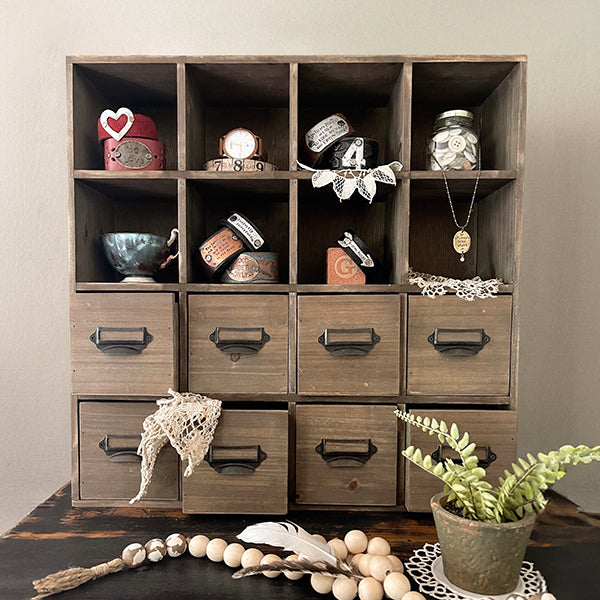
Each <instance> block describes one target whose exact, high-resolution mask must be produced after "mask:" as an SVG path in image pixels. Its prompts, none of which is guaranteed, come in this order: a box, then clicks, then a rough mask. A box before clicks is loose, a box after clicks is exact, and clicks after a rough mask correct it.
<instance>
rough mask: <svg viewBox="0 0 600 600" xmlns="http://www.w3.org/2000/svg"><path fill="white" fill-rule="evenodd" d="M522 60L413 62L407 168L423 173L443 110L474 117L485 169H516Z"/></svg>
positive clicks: (522, 70)
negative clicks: (429, 141)
mask: <svg viewBox="0 0 600 600" xmlns="http://www.w3.org/2000/svg"><path fill="white" fill-rule="evenodd" d="M524 70H525V65H524V63H523V62H521V61H511V60H506V61H490V62H487V61H481V62H479V61H460V60H459V61H456V62H452V63H449V62H425V61H423V62H414V63H413V65H412V115H411V169H418V170H421V169H424V168H425V165H426V162H427V149H426V143H427V139H428V137H429V136H430V135H431V133H432V130H433V123H434V120H435V116H436V115H437V114H439V113H442V112H444V111H447V110H452V109H466V110H469V111H471V112H472V113H473V116H474V123H475V127H476V129H477V130H479V131H480V140H481V163H482V167H483V168H484V169H486V170H490V169H492V170H493V169H516V168H517V167H518V166H519V160H520V157H519V148H520V144H519V136H520V135H521V131H522V127H521V121H522V119H523V117H524V115H523V112H524V94H523V87H524Z"/></svg>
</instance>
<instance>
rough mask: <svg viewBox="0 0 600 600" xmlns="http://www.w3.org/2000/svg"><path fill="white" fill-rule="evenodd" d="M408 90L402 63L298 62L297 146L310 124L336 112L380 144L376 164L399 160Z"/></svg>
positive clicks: (364, 134) (361, 132) (360, 132)
mask: <svg viewBox="0 0 600 600" xmlns="http://www.w3.org/2000/svg"><path fill="white" fill-rule="evenodd" d="M408 93H409V90H408V83H407V81H406V79H405V78H404V77H403V63H401V62H383V61H382V62H372V63H364V62H339V63H338V62H335V63H318V62H315V63H300V64H299V65H298V135H299V147H300V148H301V147H302V136H304V134H305V133H306V132H307V131H308V130H309V129H310V128H311V127H312V126H313V125H315V123H317V122H319V121H320V120H322V119H324V118H325V117H328V116H329V115H331V114H334V113H341V114H343V115H344V116H345V117H346V118H347V119H348V121H349V122H350V123H351V125H352V126H353V127H354V129H355V130H356V132H357V133H358V134H359V135H362V136H364V137H368V138H373V139H375V140H377V141H378V142H379V157H378V163H379V164H387V163H389V162H391V161H393V160H404V159H403V157H402V156H401V148H402V137H403V135H404V128H405V123H406V121H405V119H404V116H405V115H406V114H407V113H408V110H409V108H408V106H407V102H408ZM309 166H310V165H309Z"/></svg>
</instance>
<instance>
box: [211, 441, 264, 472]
mask: <svg viewBox="0 0 600 600" xmlns="http://www.w3.org/2000/svg"><path fill="white" fill-rule="evenodd" d="M266 458H267V453H266V452H264V451H263V450H262V448H261V447H260V446H259V445H255V446H212V445H211V446H209V448H208V452H207V453H206V456H205V457H204V460H205V461H206V462H207V463H208V464H209V465H210V466H211V467H212V468H213V469H214V470H215V471H216V472H217V473H221V474H223V475H251V474H252V473H254V471H255V470H256V469H257V468H258V467H259V466H260V464H261V463H262V462H263V461H264V460H265V459H266Z"/></svg>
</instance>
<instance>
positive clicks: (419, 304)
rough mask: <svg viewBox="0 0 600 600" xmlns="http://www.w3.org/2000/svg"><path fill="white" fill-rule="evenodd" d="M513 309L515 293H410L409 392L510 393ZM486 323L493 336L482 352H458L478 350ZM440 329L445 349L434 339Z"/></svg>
mask: <svg viewBox="0 0 600 600" xmlns="http://www.w3.org/2000/svg"><path fill="white" fill-rule="evenodd" d="M511 310H512V297H511V296H498V297H496V298H489V299H486V300H475V301H473V302H466V301H465V300H461V299H460V298H457V297H456V296H444V297H442V298H436V299H435V300H432V299H430V298H425V297H423V296H410V297H409V299H408V350H407V376H406V387H407V393H408V394H428V395H479V396H507V395H508V393H509V374H510V337H511ZM481 329H483V331H484V335H485V336H487V337H488V338H489V341H487V342H486V343H484V345H483V347H482V349H481V350H480V351H479V352H478V353H477V354H472V355H465V354H457V353H461V352H462V353H465V352H473V343H474V341H475V340H477V339H480V338H481V332H480V331H478V330H481ZM436 332H437V336H438V341H439V342H440V346H439V349H436V348H435V347H434V345H433V343H432V341H433V336H434V335H435V334H436ZM453 342H457V343H456V344H453ZM461 342H462V344H461ZM465 342H466V343H465Z"/></svg>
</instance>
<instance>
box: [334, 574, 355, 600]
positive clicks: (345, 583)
mask: <svg viewBox="0 0 600 600" xmlns="http://www.w3.org/2000/svg"><path fill="white" fill-rule="evenodd" d="M331 591H332V592H333V595H334V596H335V598H336V600H354V598H356V593H357V591H358V585H356V581H354V579H351V578H350V577H337V578H336V580H335V581H334V582H333V586H332V588H331Z"/></svg>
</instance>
